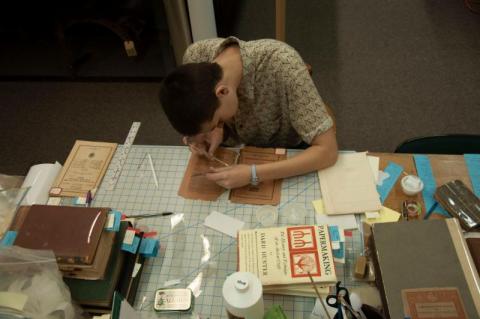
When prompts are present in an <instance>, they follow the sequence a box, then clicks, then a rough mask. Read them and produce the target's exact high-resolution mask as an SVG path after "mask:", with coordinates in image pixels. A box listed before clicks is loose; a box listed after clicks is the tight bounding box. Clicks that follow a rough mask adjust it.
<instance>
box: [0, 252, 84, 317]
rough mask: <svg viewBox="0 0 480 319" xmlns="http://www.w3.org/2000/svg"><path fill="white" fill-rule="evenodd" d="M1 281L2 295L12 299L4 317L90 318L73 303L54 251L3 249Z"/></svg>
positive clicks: (2, 311) (1, 310)
mask: <svg viewBox="0 0 480 319" xmlns="http://www.w3.org/2000/svg"><path fill="white" fill-rule="evenodd" d="M0 278H1V280H0V293H1V294H3V296H4V297H5V299H7V297H10V299H11V301H10V305H9V308H2V307H0V317H1V318H4V317H6V318H9V317H11V318H14V317H15V318H22V317H23V318H34V319H37V318H38V319H40V318H42V319H43V318H48V319H50V318H52V319H74V318H87V315H86V314H83V311H82V310H81V308H80V307H78V306H75V305H74V304H72V300H71V297H70V291H69V289H68V287H67V286H66V285H65V283H64V282H63V280H62V275H61V274H60V272H59V270H58V268H57V263H56V259H55V256H54V255H53V253H52V252H51V251H42V250H31V249H24V248H21V247H16V246H10V247H9V246H0ZM4 306H6V305H4ZM13 314H15V316H13Z"/></svg>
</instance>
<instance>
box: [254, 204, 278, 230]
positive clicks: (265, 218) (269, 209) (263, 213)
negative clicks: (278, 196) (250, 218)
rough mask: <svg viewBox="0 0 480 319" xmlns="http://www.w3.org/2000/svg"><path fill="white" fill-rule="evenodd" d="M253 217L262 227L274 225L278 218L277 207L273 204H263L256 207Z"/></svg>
mask: <svg viewBox="0 0 480 319" xmlns="http://www.w3.org/2000/svg"><path fill="white" fill-rule="evenodd" d="M255 217H256V219H257V222H259V223H260V224H262V226H263V227H272V226H275V225H276V224H277V220H278V209H277V208H276V207H275V206H271V205H263V206H261V207H260V208H259V209H257V211H256V213H255Z"/></svg>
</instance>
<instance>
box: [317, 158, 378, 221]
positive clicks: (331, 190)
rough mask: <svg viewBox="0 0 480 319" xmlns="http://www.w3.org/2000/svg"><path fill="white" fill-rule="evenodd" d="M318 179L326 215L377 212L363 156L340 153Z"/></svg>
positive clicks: (371, 175) (369, 170)
mask: <svg viewBox="0 0 480 319" xmlns="http://www.w3.org/2000/svg"><path fill="white" fill-rule="evenodd" d="M318 176H319V178H320V188H321V191H322V197H323V201H324V205H325V212H326V214H327V215H335V214H352V213H359V212H365V211H375V210H379V209H381V207H382V205H381V203H380V198H379V195H378V193H377V190H376V187H375V181H374V176H373V174H372V170H371V168H370V164H369V162H368V160H367V155H366V153H343V154H340V155H339V157H338V160H337V163H336V164H335V165H334V166H332V167H329V168H326V169H324V170H321V171H319V172H318Z"/></svg>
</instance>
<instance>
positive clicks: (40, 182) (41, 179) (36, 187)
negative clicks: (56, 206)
mask: <svg viewBox="0 0 480 319" xmlns="http://www.w3.org/2000/svg"><path fill="white" fill-rule="evenodd" d="M61 169H62V165H60V163H58V162H55V164H38V165H34V166H32V167H30V170H29V171H28V174H27V176H26V177H25V181H24V182H23V185H22V188H23V187H30V189H29V190H28V193H27V195H26V196H25V198H24V199H23V201H22V205H33V204H40V205H45V204H46V203H47V202H48V192H49V191H50V188H51V187H52V185H53V183H54V182H55V178H56V177H57V175H58V173H59V172H60V170H61Z"/></svg>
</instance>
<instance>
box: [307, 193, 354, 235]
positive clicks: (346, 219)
mask: <svg viewBox="0 0 480 319" xmlns="http://www.w3.org/2000/svg"><path fill="white" fill-rule="evenodd" d="M312 204H313V207H315V223H316V224H317V225H324V224H326V225H337V226H338V227H341V228H343V229H357V228H358V224H357V220H356V218H355V215H354V214H349V215H331V216H328V215H326V214H325V209H324V207H323V201H322V200H321V199H318V200H314V201H313V202H312Z"/></svg>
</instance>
